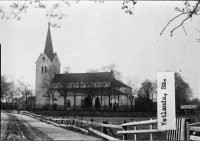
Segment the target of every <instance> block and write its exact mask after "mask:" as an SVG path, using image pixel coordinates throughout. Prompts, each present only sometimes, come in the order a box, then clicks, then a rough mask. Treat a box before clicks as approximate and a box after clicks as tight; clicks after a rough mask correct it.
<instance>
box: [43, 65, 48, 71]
mask: <svg viewBox="0 0 200 141" xmlns="http://www.w3.org/2000/svg"><path fill="white" fill-rule="evenodd" d="M42 73H47V66H46V65H42Z"/></svg>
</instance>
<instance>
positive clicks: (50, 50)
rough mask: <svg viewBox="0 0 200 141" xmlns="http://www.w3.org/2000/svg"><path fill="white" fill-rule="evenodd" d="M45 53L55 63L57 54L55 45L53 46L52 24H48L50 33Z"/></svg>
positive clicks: (48, 33)
mask: <svg viewBox="0 0 200 141" xmlns="http://www.w3.org/2000/svg"><path fill="white" fill-rule="evenodd" d="M44 53H45V54H46V55H47V57H48V58H49V59H50V60H51V61H53V58H54V56H55V54H54V53H53V45H52V40H51V31H50V22H49V23H48V32H47V38H46V44H45V48H44Z"/></svg>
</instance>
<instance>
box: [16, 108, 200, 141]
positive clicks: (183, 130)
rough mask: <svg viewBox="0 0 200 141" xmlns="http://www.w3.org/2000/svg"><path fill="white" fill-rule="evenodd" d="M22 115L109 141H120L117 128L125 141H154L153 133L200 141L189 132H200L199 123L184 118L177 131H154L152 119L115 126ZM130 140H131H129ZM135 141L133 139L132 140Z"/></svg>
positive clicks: (180, 120) (181, 119)
mask: <svg viewBox="0 0 200 141" xmlns="http://www.w3.org/2000/svg"><path fill="white" fill-rule="evenodd" d="M20 113H21V114H25V115H28V116H30V117H32V118H36V119H39V120H41V121H43V122H47V123H51V124H53V125H55V126H59V127H63V128H65V127H69V129H70V128H74V129H77V130H80V131H82V132H85V133H94V134H96V135H98V136H101V137H103V138H104V139H107V140H120V139H118V138H116V135H115V134H114V133H113V130H112V129H111V128H116V129H118V130H119V131H117V133H116V134H121V135H123V140H128V138H127V135H128V134H134V140H137V134H141V133H149V135H150V140H151V141H152V140H153V133H162V132H166V133H167V137H166V139H167V140H190V139H191V140H196V139H198V140H200V138H199V137H197V136H193V135H190V134H189V131H196V132H200V131H199V130H200V129H199V127H196V126H197V125H199V123H197V124H189V123H188V122H186V121H187V120H186V119H184V118H177V120H176V128H177V129H176V130H167V131H165V130H158V129H153V124H157V119H154V120H152V119H150V120H147V121H138V122H129V123H126V121H124V123H123V124H120V125H113V124H109V123H108V122H106V121H103V123H97V122H93V119H91V121H85V120H83V119H76V118H54V117H44V116H42V115H36V114H33V113H30V112H27V111H21V112H20ZM138 125H149V129H146V130H137V126H138ZM94 126H98V127H101V129H102V131H101V132H100V131H98V130H95V129H94V128H93V127H94ZM130 126H132V127H133V130H127V127H130ZM107 129H109V130H110V132H111V134H112V136H109V135H108V132H107ZM129 140H130V139H129ZM131 140H133V139H131Z"/></svg>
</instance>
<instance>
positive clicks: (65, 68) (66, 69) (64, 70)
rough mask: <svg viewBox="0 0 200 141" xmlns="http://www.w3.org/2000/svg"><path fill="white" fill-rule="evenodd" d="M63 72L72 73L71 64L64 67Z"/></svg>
mask: <svg viewBox="0 0 200 141" xmlns="http://www.w3.org/2000/svg"><path fill="white" fill-rule="evenodd" d="M63 73H64V74H67V73H71V67H70V66H66V67H64V68H63Z"/></svg>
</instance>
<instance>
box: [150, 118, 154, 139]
mask: <svg viewBox="0 0 200 141" xmlns="http://www.w3.org/2000/svg"><path fill="white" fill-rule="evenodd" d="M151 120H152V119H150V121H151ZM152 129H153V125H152V124H150V130H152ZM150 140H151V141H152V140H153V134H152V133H150Z"/></svg>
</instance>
